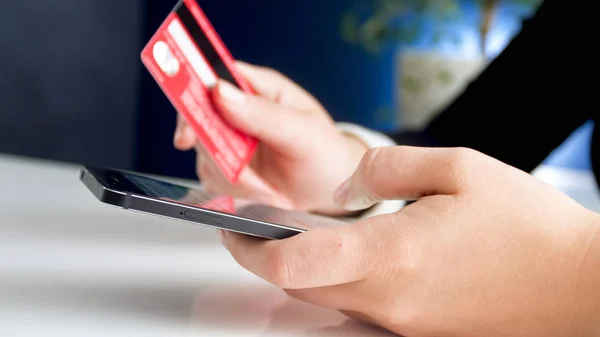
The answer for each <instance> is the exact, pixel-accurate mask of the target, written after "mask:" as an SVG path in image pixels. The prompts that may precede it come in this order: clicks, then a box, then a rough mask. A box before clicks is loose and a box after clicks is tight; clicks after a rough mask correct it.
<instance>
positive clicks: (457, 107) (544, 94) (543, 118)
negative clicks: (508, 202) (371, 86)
mask: <svg viewBox="0 0 600 337" xmlns="http://www.w3.org/2000/svg"><path fill="white" fill-rule="evenodd" d="M593 13H594V12H593V9H592V8H591V7H590V5H589V4H588V2H581V1H568V0H562V1H561V0H546V1H545V2H544V3H543V4H542V5H541V7H540V9H539V10H538V12H537V13H536V15H535V16H534V17H533V18H532V19H529V20H527V21H525V23H524V25H523V28H522V30H521V32H520V34H518V35H517V36H516V37H515V38H514V39H513V41H512V42H511V43H510V44H509V46H508V47H507V48H506V49H505V50H504V52H503V53H502V54H501V55H500V56H498V57H497V58H496V59H495V60H494V61H492V62H491V64H490V65H489V66H488V68H487V69H486V70H485V71H484V72H483V73H482V75H481V76H479V77H478V78H477V79H476V80H474V81H473V82H472V83H470V85H469V86H468V87H467V89H466V90H465V92H464V93H463V94H462V95H461V96H459V98H458V99H457V100H456V101H455V102H453V103H452V104H451V105H450V106H449V107H448V108H447V109H445V110H444V111H443V112H442V113H441V114H440V115H439V116H438V117H437V118H435V119H434V120H433V121H431V123H429V125H427V126H426V127H425V129H424V130H422V131H420V132H401V133H397V134H394V135H392V137H393V138H394V139H395V140H396V141H397V142H398V143H401V144H408V145H421V146H436V147H456V146H460V147H469V148H472V149H475V150H478V151H481V152H483V153H485V154H487V155H490V156H492V157H494V158H497V159H499V160H501V161H503V162H505V163H507V164H509V165H512V166H515V167H517V168H519V169H521V170H524V171H527V172H530V171H532V170H533V169H534V168H535V167H537V166H538V165H539V164H541V163H542V161H543V160H544V159H545V158H546V157H547V156H548V155H549V154H550V153H551V152H552V151H553V150H554V149H555V148H557V147H558V146H559V145H560V144H561V143H562V142H564V141H565V140H566V138H568V136H569V135H570V134H571V133H572V132H573V131H575V129H577V128H578V127H579V126H581V125H582V124H584V123H585V122H586V121H589V120H593V121H595V122H597V121H598V117H599V115H600V112H599V110H598V107H597V106H596V104H597V101H598V100H599V99H600V89H598V85H597V77H596V76H597V75H596V73H597V71H596V70H593V69H596V68H597V64H598V62H600V59H599V58H597V56H596V55H597V54H596V52H595V51H594V50H595V46H593V44H595V41H597V37H596V36H595V30H594V29H592V28H591V26H592V23H593V21H592V20H597V19H594V17H593V15H592V14H593ZM595 124H596V125H597V123H595ZM592 139H593V140H592V146H591V149H592V150H591V151H592V153H591V154H590V155H591V156H592V163H593V169H594V174H595V176H596V180H597V181H600V152H599V151H600V134H599V131H598V128H597V127H596V128H595V130H594V133H593V137H592Z"/></svg>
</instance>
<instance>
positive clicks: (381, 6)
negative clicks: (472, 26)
mask: <svg viewBox="0 0 600 337" xmlns="http://www.w3.org/2000/svg"><path fill="white" fill-rule="evenodd" d="M473 1H475V2H476V3H477V4H478V5H479V8H480V9H481V12H480V13H481V15H480V16H481V20H480V22H481V23H480V27H479V38H480V50H481V54H482V56H484V57H485V55H486V50H487V44H486V42H487V39H488V34H489V32H490V29H491V27H492V25H493V21H494V17H495V15H496V13H497V11H498V8H499V6H500V4H514V5H521V6H529V7H536V6H538V5H539V4H540V3H541V2H542V1H543V0H473ZM462 14H463V13H462V11H461V6H460V1H459V0H362V2H361V1H359V2H358V3H357V7H356V8H355V9H353V10H350V11H348V12H347V13H346V14H344V16H343V18H342V21H341V32H342V37H343V39H344V40H345V41H346V42H348V43H350V44H352V45H355V46H359V47H361V48H364V49H365V50H367V51H369V52H372V53H376V52H378V51H380V50H381V49H382V47H383V46H384V45H386V44H387V43H389V42H392V43H396V44H411V43H413V42H415V41H416V40H417V39H419V38H423V37H424V32H425V27H426V25H425V20H423V18H424V17H427V18H429V19H431V20H432V21H433V23H434V24H433V32H432V33H431V34H430V36H429V37H430V40H431V42H433V43H437V42H439V41H441V40H443V39H444V37H448V38H450V40H451V41H452V42H455V43H459V42H460V41H459V39H458V37H457V36H456V35H454V34H453V32H452V29H451V25H452V23H454V22H456V20H460V18H461V17H462Z"/></svg>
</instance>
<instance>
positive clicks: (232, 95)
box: [218, 81, 244, 105]
mask: <svg viewBox="0 0 600 337" xmlns="http://www.w3.org/2000/svg"><path fill="white" fill-rule="evenodd" d="M218 92H219V96H220V97H221V98H222V99H223V100H225V101H226V102H227V103H231V104H235V105H242V104H243V103H244V93H243V92H241V91H240V90H239V89H238V88H236V87H235V86H233V85H232V84H231V83H229V82H225V81H220V82H219V85H218Z"/></svg>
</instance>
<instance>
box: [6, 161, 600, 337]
mask: <svg viewBox="0 0 600 337" xmlns="http://www.w3.org/2000/svg"><path fill="white" fill-rule="evenodd" d="M78 171H79V168H78V167H76V166H70V165H62V164H55V163H48V162H42V161H32V160H23V159H17V158H13V157H4V156H0V189H1V192H2V193H0V336H7V337H8V336H11V337H21V336H61V337H71V336H77V337H81V336H111V337H116V336H127V337H135V336H143V337H154V336H161V337H162V336H165V337H167V336H168V337H174V336H232V337H233V336H240V337H241V336H324V337H328V336H345V337H354V336H356V337H358V336H374V337H378V336H391V335H390V334H388V333H386V332H383V331H381V330H378V329H376V328H372V327H369V326H366V325H362V324H360V323H358V322H355V321H351V320H347V319H346V318H344V317H343V316H342V315H340V314H339V313H337V312H336V311H333V310H326V309H322V308H317V307H313V306H310V305H306V304H303V303H300V302H298V301H295V300H291V299H289V298H287V297H286V296H285V295H284V294H283V293H282V292H281V291H279V290H278V289H276V288H274V287H273V286H271V285H269V284H267V283H265V282H263V281H262V280H259V279H257V278H256V277H254V276H252V275H251V274H249V273H247V272H246V271H244V270H243V269H241V268H240V267H239V266H238V265H237V264H236V263H235V262H234V261H233V259H232V258H231V257H230V256H229V254H228V253H227V252H226V251H225V250H224V249H223V248H222V247H221V245H220V244H219V243H218V239H217V235H216V233H215V231H214V230H211V229H207V228H203V227H201V226H195V225H190V224H187V223H182V222H176V221H170V220H167V219H161V218H158V217H153V216H148V215H142V214H137V213H133V212H127V211H124V210H120V209H116V208H111V207H107V206H105V205H102V204H101V203H99V202H98V201H97V200H96V199H95V198H94V197H93V196H92V194H91V193H89V192H88V191H87V190H86V189H85V188H84V186H83V185H82V184H81V183H80V182H79V181H78ZM539 175H540V176H542V177H543V178H545V179H546V180H552V179H553V177H554V178H556V171H553V170H545V171H544V170H542V171H540V172H539ZM553 175H554V176H553ZM561 176H562V175H559V177H561ZM574 179H575V180H574V181H575V183H570V184H565V183H564V182H562V181H561V180H560V179H559V180H558V183H559V185H560V183H561V182H562V183H563V185H564V186H562V187H564V188H565V189H566V190H567V191H568V193H569V194H570V195H572V196H575V197H580V198H581V200H582V202H583V203H585V204H586V205H587V206H588V207H591V208H594V209H597V210H600V199H599V198H598V197H597V195H596V193H595V186H594V185H593V184H592V185H590V184H589V183H590V182H592V183H593V180H590V179H591V177H589V176H586V175H581V176H578V175H577V174H575V175H574Z"/></svg>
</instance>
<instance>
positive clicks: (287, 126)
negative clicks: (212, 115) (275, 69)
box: [213, 80, 303, 153]
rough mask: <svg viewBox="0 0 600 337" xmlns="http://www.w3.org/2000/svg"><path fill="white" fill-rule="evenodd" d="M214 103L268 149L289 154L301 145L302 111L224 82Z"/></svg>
mask: <svg viewBox="0 0 600 337" xmlns="http://www.w3.org/2000/svg"><path fill="white" fill-rule="evenodd" d="M213 100H214V102H215V105H216V106H217V108H218V110H219V111H220V112H221V113H222V115H223V117H224V118H225V119H226V120H227V121H228V122H229V123H230V124H231V125H232V126H233V127H234V128H236V129H238V130H240V131H241V132H243V133H245V134H247V135H249V136H252V137H254V138H257V139H259V140H260V141H261V142H263V143H265V144H267V145H268V146H270V147H272V148H274V149H276V150H278V151H280V152H283V153H289V152H290V151H294V150H295V149H296V148H297V147H298V146H299V145H300V143H298V142H297V141H296V140H297V139H299V138H300V137H301V136H302V129H303V127H302V125H303V124H302V119H301V114H300V113H299V111H296V110H294V109H293V108H290V107H286V106H283V105H280V104H277V103H274V102H271V101H269V100H267V99H265V98H262V97H258V96H255V95H251V94H247V93H245V92H242V91H241V90H240V89H238V88H237V87H235V86H234V85H232V84H230V83H228V82H226V81H223V80H219V81H218V83H217V85H216V86H215V87H214V89H213Z"/></svg>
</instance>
